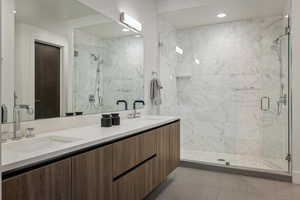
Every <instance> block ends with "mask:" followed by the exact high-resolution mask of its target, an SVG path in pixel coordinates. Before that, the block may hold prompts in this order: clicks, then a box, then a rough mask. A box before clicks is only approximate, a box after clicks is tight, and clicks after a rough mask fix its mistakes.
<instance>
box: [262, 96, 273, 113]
mask: <svg viewBox="0 0 300 200" xmlns="http://www.w3.org/2000/svg"><path fill="white" fill-rule="evenodd" d="M270 108H271V98H270V97H262V98H261V99H260V109H261V110H262V111H269V110H270Z"/></svg>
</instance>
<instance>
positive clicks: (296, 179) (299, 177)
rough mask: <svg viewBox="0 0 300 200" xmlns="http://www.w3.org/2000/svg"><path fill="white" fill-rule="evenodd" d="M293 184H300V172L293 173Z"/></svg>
mask: <svg viewBox="0 0 300 200" xmlns="http://www.w3.org/2000/svg"><path fill="white" fill-rule="evenodd" d="M293 183H294V184H300V171H293Z"/></svg>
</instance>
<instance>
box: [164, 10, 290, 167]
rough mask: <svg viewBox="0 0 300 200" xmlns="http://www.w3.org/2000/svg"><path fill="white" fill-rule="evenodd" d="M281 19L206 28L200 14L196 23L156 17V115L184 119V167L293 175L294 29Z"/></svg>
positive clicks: (281, 14)
mask: <svg viewBox="0 0 300 200" xmlns="http://www.w3.org/2000/svg"><path fill="white" fill-rule="evenodd" d="M207 6H209V5H207ZM194 9H196V8H194ZM197 9H203V11H204V10H205V9H208V8H207V7H205V8H204V7H203V8H197ZM249 9H250V8H249ZM194 11H195V10H193V11H191V12H194ZM274 12H275V11H274ZM276 12H277V11H276ZM284 12H285V9H282V11H280V12H278V13H277V14H274V15H270V16H261V17H257V16H253V17H248V16H247V17H244V16H241V17H240V18H237V19H235V20H228V21H226V20H225V21H222V22H219V21H217V20H218V19H217V20H215V21H212V20H211V17H210V18H209V17H207V19H208V21H207V22H206V21H205V20H202V19H204V15H206V16H207V15H208V14H209V13H204V14H203V17H202V18H201V20H199V24H197V20H198V19H200V16H199V17H198V18H196V17H193V18H189V17H190V13H189V12H188V9H185V10H184V11H182V12H179V11H174V12H167V13H161V14H160V16H159V28H160V45H159V49H160V69H161V72H160V75H161V81H162V84H163V86H164V90H163V94H162V98H163V102H164V103H163V105H162V106H161V114H162V115H177V116H180V117H181V120H182V127H181V129H182V130H181V131H182V137H181V147H182V148H181V149H182V152H181V159H182V160H187V161H192V162H200V163H205V164H211V165H221V166H224V167H228V166H230V167H238V168H245V169H251V170H253V169H254V170H266V171H268V172H269V171H271V172H273V173H288V172H289V171H290V129H289V127H290V126H289V122H290V121H289V120H290V102H291V100H290V98H291V92H290V84H289V83H290V80H289V77H290V72H291V71H290V68H291V65H290V62H289V61H290V56H291V55H290V44H289V38H290V28H291V27H290V25H289V19H288V17H287V16H285V15H286V13H284ZM197 13H200V14H199V15H201V12H200V10H199V12H197ZM202 13H203V12H202ZM184 16H185V17H186V18H184ZM175 19H177V20H175ZM181 19H191V20H195V21H189V22H188V23H187V21H186V20H181ZM190 24H192V25H190ZM177 49H181V51H180V53H179V52H178V51H176V50H177Z"/></svg>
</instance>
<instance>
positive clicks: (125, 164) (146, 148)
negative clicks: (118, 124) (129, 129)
mask: <svg viewBox="0 0 300 200" xmlns="http://www.w3.org/2000/svg"><path fill="white" fill-rule="evenodd" d="M155 139H156V131H155V130H153V131H149V132H146V133H144V134H142V135H138V136H134V137H131V138H128V139H125V140H122V141H119V142H116V143H114V144H113V175H114V177H116V176H119V175H120V174H122V173H124V172H126V171H127V170H129V169H131V168H133V167H135V166H136V165H138V164H139V163H141V162H143V161H145V160H147V159H148V158H150V157H151V156H153V155H155V154H156V144H155Z"/></svg>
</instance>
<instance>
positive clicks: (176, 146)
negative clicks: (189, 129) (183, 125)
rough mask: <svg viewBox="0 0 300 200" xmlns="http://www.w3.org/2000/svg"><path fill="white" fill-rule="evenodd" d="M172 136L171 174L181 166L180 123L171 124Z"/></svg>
mask: <svg viewBox="0 0 300 200" xmlns="http://www.w3.org/2000/svg"><path fill="white" fill-rule="evenodd" d="M169 131H170V132H169V134H170V137H169V138H170V155H169V156H170V158H169V162H170V164H169V167H170V168H169V173H171V172H172V171H173V170H175V169H176V168H177V167H179V164H180V123H179V122H176V123H173V124H171V126H170V129H169Z"/></svg>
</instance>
